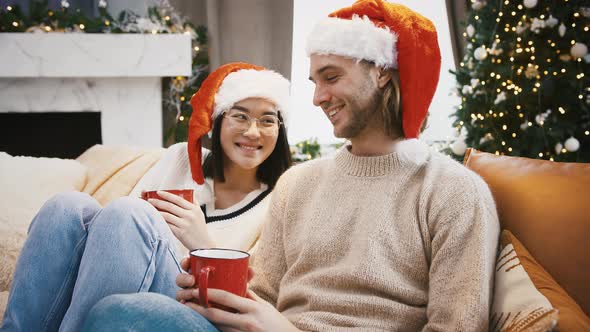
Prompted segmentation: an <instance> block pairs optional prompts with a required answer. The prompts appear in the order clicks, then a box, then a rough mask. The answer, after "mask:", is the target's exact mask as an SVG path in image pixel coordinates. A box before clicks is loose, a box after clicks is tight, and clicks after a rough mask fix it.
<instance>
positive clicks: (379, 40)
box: [306, 15, 397, 69]
mask: <svg viewBox="0 0 590 332" xmlns="http://www.w3.org/2000/svg"><path fill="white" fill-rule="evenodd" d="M396 43H397V34H396V33H395V32H392V31H390V30H389V28H387V27H385V28H380V27H377V26H375V25H374V24H373V22H371V20H369V18H368V17H367V16H364V17H363V18H360V17H359V16H358V15H354V16H353V17H352V19H351V20H347V19H341V18H336V17H328V18H325V19H323V20H321V21H320V22H318V23H317V24H316V26H315V27H314V28H313V30H312V32H311V33H310V34H309V36H308V38H307V46H306V52H307V56H310V55H312V54H334V55H340V56H345V57H349V58H353V59H357V60H368V61H371V62H374V63H375V64H376V65H377V66H378V67H385V68H395V69H397V47H396Z"/></svg>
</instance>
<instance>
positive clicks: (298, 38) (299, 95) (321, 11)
mask: <svg viewBox="0 0 590 332" xmlns="http://www.w3.org/2000/svg"><path fill="white" fill-rule="evenodd" d="M352 2H353V1H352V0H330V1H317V0H296V1H294V10H293V14H294V18H293V60H292V61H293V62H292V70H291V80H292V81H291V82H292V88H291V93H292V94H293V100H294V102H293V110H294V112H293V113H294V114H293V115H292V116H291V119H292V121H291V124H290V126H289V141H290V142H291V143H292V144H293V143H297V142H299V141H302V140H304V139H309V138H313V137H316V138H318V141H319V142H320V143H323V144H329V143H334V142H338V141H339V140H338V139H337V138H336V137H334V135H333V132H332V125H331V124H330V122H329V121H328V119H327V118H326V116H325V115H324V114H323V112H322V111H321V109H319V108H316V107H315V106H313V103H312V98H313V90H314V86H313V84H312V83H311V82H310V81H309V80H308V77H309V58H308V57H307V56H306V54H305V42H306V39H307V35H308V34H309V33H310V31H311V29H312V28H313V26H314V24H315V23H316V22H317V21H318V20H320V19H322V18H324V17H327V15H328V14H329V13H331V12H332V11H334V10H336V9H338V8H341V7H345V6H349V5H350V4H351V3H352ZM396 2H397V3H400V4H404V5H406V6H408V7H410V8H411V9H413V10H415V11H417V12H419V13H420V14H422V15H424V16H426V17H428V18H429V19H431V20H432V21H433V22H434V24H435V26H436V28H437V30H438V39H439V45H440V48H441V53H442V69H441V77H440V82H439V85H438V90H437V92H436V94H435V96H434V100H433V102H432V105H431V107H430V113H431V116H430V118H429V128H428V129H427V130H426V131H425V132H424V133H423V134H422V136H421V138H422V139H424V140H426V141H432V140H444V139H447V138H448V137H449V136H451V132H452V131H451V130H452V128H451V123H452V122H451V120H450V119H449V118H448V116H449V114H450V113H451V112H452V111H453V107H454V106H456V105H458V104H459V100H458V98H457V97H455V96H450V95H449V93H450V91H451V88H452V87H453V86H454V77H453V76H452V75H451V74H450V73H449V69H454V68H455V65H454V62H453V53H452V48H451V37H450V33H449V27H448V24H447V13H446V6H445V2H444V1H415V0H396Z"/></svg>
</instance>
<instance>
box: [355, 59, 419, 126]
mask: <svg viewBox="0 0 590 332" xmlns="http://www.w3.org/2000/svg"><path fill="white" fill-rule="evenodd" d="M361 63H363V64H364V65H365V66H375V64H374V63H372V62H369V61H366V60H362V61H361ZM366 68H369V67H366ZM389 70H391V72H392V75H391V79H390V80H389V82H387V84H386V85H385V86H384V87H383V88H382V89H378V91H379V92H378V107H377V112H378V114H379V116H380V117H381V119H383V126H384V128H383V129H384V130H385V133H386V134H387V135H388V136H389V137H391V138H398V137H404V138H405V137H406V136H405V134H404V128H403V116H402V115H403V110H402V95H401V89H400V83H399V73H398V71H397V70H396V69H389ZM427 119H428V115H427V116H426V118H425V119H424V122H423V123H422V127H421V128H420V133H422V132H423V131H424V129H426V126H427Z"/></svg>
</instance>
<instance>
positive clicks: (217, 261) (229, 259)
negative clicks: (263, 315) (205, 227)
mask: <svg viewBox="0 0 590 332" xmlns="http://www.w3.org/2000/svg"><path fill="white" fill-rule="evenodd" d="M249 260H250V254H249V253H247V252H244V251H239V250H233V249H219V248H212V249H196V250H193V251H191V256H190V266H191V273H192V275H193V276H194V277H195V280H196V282H197V284H198V287H199V303H200V304H201V305H202V306H203V307H205V308H207V307H209V306H210V304H209V298H208V296H207V289H208V288H215V289H222V290H225V291H228V292H230V293H233V294H236V295H238V296H241V297H246V289H247V286H248V262H249ZM211 306H213V307H216V308H219V309H224V310H228V311H231V309H229V308H226V307H224V306H222V305H218V304H213V305H211Z"/></svg>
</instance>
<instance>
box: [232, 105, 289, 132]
mask: <svg viewBox="0 0 590 332" xmlns="http://www.w3.org/2000/svg"><path fill="white" fill-rule="evenodd" d="M223 117H224V118H226V119H228V120H229V123H230V124H231V126H232V127H233V128H235V129H237V130H239V131H241V132H246V131H248V129H250V127H251V126H252V121H256V127H258V131H260V133H261V134H263V135H274V134H276V133H277V131H278V129H279V126H280V125H281V123H282V122H281V120H279V117H278V116H276V115H270V114H267V115H263V116H261V117H259V118H255V117H251V116H250V115H248V113H245V112H241V111H237V110H230V111H229V112H224V113H223Z"/></svg>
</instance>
